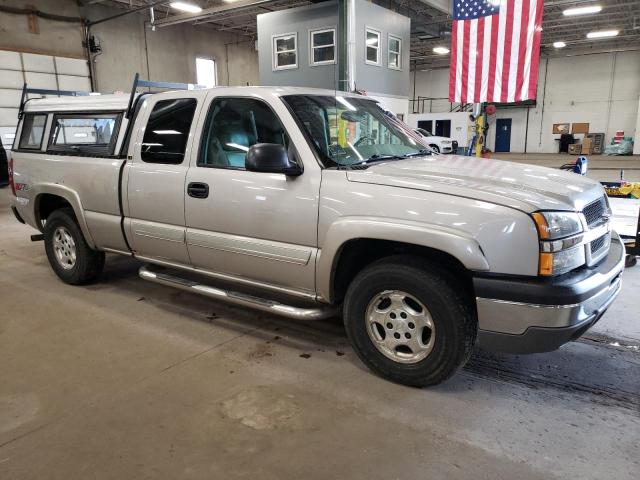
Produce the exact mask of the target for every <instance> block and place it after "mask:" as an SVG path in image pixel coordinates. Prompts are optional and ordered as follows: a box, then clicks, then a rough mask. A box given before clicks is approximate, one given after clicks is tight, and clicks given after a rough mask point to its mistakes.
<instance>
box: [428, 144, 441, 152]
mask: <svg viewBox="0 0 640 480" xmlns="http://www.w3.org/2000/svg"><path fill="white" fill-rule="evenodd" d="M429 147H431V150H433V151H434V152H436V153H440V147H438V146H437V145H429Z"/></svg>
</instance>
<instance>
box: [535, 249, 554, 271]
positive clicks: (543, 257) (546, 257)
mask: <svg viewBox="0 0 640 480" xmlns="http://www.w3.org/2000/svg"><path fill="white" fill-rule="evenodd" d="M538 274H539V275H553V254H552V253H541V254H540V266H539V267H538Z"/></svg>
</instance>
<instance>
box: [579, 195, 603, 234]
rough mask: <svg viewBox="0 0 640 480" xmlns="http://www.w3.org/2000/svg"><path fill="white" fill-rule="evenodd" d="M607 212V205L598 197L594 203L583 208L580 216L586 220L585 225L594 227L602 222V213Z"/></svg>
mask: <svg viewBox="0 0 640 480" xmlns="http://www.w3.org/2000/svg"><path fill="white" fill-rule="evenodd" d="M606 210H607V204H606V201H605V199H604V197H600V198H599V199H598V200H596V201H595V202H591V203H590V204H589V205H587V206H586V207H584V209H583V210H582V214H583V215H584V218H585V219H586V220H587V225H589V226H591V225H595V224H596V223H600V222H602V220H603V217H604V213H605V211H606ZM594 241H596V240H594Z"/></svg>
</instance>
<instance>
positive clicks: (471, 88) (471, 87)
mask: <svg viewBox="0 0 640 480" xmlns="http://www.w3.org/2000/svg"><path fill="white" fill-rule="evenodd" d="M466 40H467V42H466V43H467V44H468V45H469V61H468V64H469V72H468V73H467V102H473V101H474V99H475V96H476V93H475V92H476V60H477V58H478V20H470V21H469V37H468V38H467V39H466Z"/></svg>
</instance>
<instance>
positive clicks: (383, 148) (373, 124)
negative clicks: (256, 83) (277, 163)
mask: <svg viewBox="0 0 640 480" xmlns="http://www.w3.org/2000/svg"><path fill="white" fill-rule="evenodd" d="M283 100H284V101H285V102H286V103H287V104H288V105H289V107H290V109H291V111H292V112H293V114H294V115H295V116H296V117H297V118H298V120H299V123H300V124H301V125H302V126H303V128H304V129H305V130H306V133H307V134H308V136H309V137H310V139H311V141H312V143H313V146H314V147H315V149H316V151H317V152H318V153H319V154H320V156H321V157H322V159H323V160H325V162H326V163H329V165H327V166H336V165H345V166H346V165H355V164H358V163H364V162H367V161H375V160H393V159H400V158H405V157H406V156H413V155H419V154H426V153H427V152H425V149H426V148H428V146H427V145H426V144H425V143H423V141H422V139H421V138H420V136H419V135H418V134H417V133H415V132H414V131H413V130H412V129H411V128H409V127H408V126H407V125H405V124H404V123H403V122H401V121H400V120H398V119H397V118H396V117H394V116H391V115H390V114H389V113H387V112H385V111H384V110H383V109H382V108H380V107H379V106H378V104H377V103H376V102H375V101H373V100H369V99H365V98H356V97H342V96H335V97H332V96H319V95H287V96H284V97H283Z"/></svg>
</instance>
